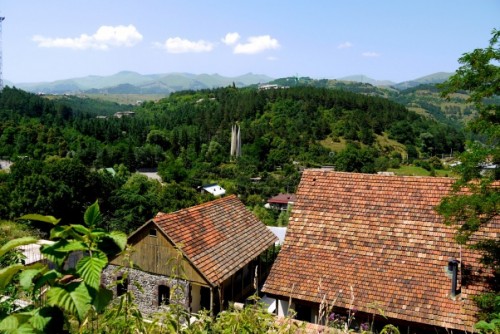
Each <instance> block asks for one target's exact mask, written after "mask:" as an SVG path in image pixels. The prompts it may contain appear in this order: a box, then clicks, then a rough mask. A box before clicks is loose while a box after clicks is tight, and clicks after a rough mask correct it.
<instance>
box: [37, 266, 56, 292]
mask: <svg viewBox="0 0 500 334" xmlns="http://www.w3.org/2000/svg"><path fill="white" fill-rule="evenodd" d="M60 277H62V274H61V273H60V272H59V271H57V270H54V269H52V270H49V271H47V272H46V273H44V274H43V275H42V276H41V277H40V278H38V279H37V280H36V283H35V288H34V290H38V289H41V288H42V287H43V286H44V285H46V284H48V285H50V286H52V285H53V284H54V282H55V280H56V279H58V278H60Z"/></svg>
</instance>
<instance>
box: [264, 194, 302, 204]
mask: <svg viewBox="0 0 500 334" xmlns="http://www.w3.org/2000/svg"><path fill="white" fill-rule="evenodd" d="M296 200H297V196H295V194H278V195H276V196H274V197H271V198H270V199H268V200H267V203H279V204H288V203H289V202H292V203H295V201H296Z"/></svg>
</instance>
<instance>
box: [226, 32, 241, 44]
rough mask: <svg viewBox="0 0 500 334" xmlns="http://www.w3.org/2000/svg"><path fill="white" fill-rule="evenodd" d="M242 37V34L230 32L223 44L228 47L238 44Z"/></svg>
mask: <svg viewBox="0 0 500 334" xmlns="http://www.w3.org/2000/svg"><path fill="white" fill-rule="evenodd" d="M240 37H241V36H240V34H238V33H237V32H229V33H227V34H226V36H225V37H224V38H223V39H222V43H224V44H226V45H233V44H235V43H236V42H238V40H239V39H240Z"/></svg>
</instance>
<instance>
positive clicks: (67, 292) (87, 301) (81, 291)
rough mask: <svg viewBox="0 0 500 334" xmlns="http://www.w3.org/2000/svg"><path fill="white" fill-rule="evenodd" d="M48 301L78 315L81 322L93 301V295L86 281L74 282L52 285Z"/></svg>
mask: <svg viewBox="0 0 500 334" xmlns="http://www.w3.org/2000/svg"><path fill="white" fill-rule="evenodd" d="M47 302H48V304H49V305H51V306H57V307H60V308H62V309H63V310H65V311H67V312H69V313H70V314H73V315H76V316H77V318H78V320H79V321H80V322H81V321H82V320H83V319H84V318H85V316H86V314H87V312H88V310H89V308H90V306H91V303H92V297H91V296H90V293H89V290H88V288H87V286H86V285H85V282H83V281H82V282H73V283H70V284H68V285H65V286H61V287H52V288H51V289H50V290H49V292H48V293H47Z"/></svg>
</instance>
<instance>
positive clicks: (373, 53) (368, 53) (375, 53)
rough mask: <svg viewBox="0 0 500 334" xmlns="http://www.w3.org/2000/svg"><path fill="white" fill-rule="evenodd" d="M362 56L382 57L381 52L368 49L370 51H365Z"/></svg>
mask: <svg viewBox="0 0 500 334" xmlns="http://www.w3.org/2000/svg"><path fill="white" fill-rule="evenodd" d="M362 56H363V57H371V58H374V57H380V53H377V52H371V51H368V52H363V53H362Z"/></svg>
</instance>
